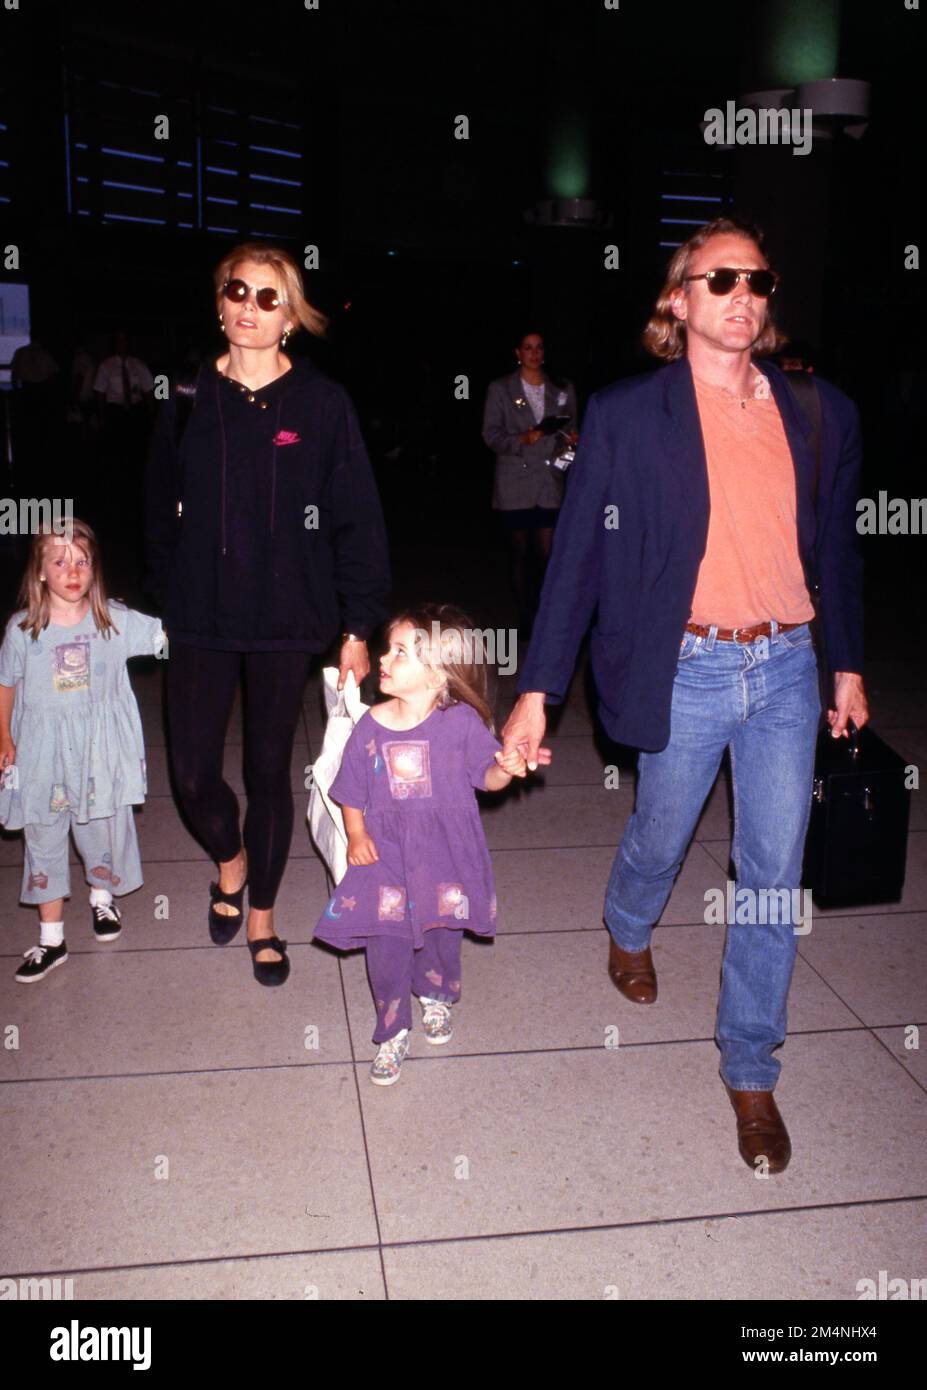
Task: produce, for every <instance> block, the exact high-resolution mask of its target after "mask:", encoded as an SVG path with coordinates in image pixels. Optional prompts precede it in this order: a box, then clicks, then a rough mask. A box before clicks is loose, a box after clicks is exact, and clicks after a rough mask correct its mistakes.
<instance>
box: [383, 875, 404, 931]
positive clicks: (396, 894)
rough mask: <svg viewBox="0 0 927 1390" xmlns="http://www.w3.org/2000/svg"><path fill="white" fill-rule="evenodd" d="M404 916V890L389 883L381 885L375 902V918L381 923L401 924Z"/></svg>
mask: <svg viewBox="0 0 927 1390" xmlns="http://www.w3.org/2000/svg"><path fill="white" fill-rule="evenodd" d="M405 915H406V890H405V889H404V888H397V887H394V885H393V884H391V883H381V884H380V890H379V898H378V901H377V917H378V918H379V920H380V921H381V922H401V921H402V920H403V918H404V917H405Z"/></svg>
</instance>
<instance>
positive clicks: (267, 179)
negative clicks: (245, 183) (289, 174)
mask: <svg viewBox="0 0 927 1390" xmlns="http://www.w3.org/2000/svg"><path fill="white" fill-rule="evenodd" d="M248 178H249V179H255V180H256V181H257V182H258V183H284V184H286V186H287V188H302V186H303V181H302V179H275V178H274V176H273V175H272V174H249V175H248Z"/></svg>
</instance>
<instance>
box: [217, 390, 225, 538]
mask: <svg viewBox="0 0 927 1390" xmlns="http://www.w3.org/2000/svg"><path fill="white" fill-rule="evenodd" d="M216 410H217V412H218V415H219V433H220V434H221V436H222V493H221V502H220V508H221V511H222V554H223V555H224V554H225V472H226V449H225V421H224V420H223V418H222V392H221V391H220V389H219V374H218V372H217V373H216Z"/></svg>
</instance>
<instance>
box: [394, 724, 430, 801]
mask: <svg viewBox="0 0 927 1390" xmlns="http://www.w3.org/2000/svg"><path fill="white" fill-rule="evenodd" d="M383 752H384V754H385V757H386V772H387V776H388V777H389V789H390V792H391V793H392V795H393V796H394V797H395V798H396V800H397V801H408V800H411V798H412V797H418V796H431V762H430V760H429V756H428V740H427V739H426V738H422V739H408V740H406V741H404V742H399V741H398V740H392V739H391V740H390V742H389V743H384V745H383Z"/></svg>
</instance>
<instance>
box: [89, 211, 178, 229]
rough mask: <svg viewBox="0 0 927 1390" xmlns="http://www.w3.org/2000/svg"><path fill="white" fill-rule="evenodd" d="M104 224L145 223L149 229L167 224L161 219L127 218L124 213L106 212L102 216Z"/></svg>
mask: <svg viewBox="0 0 927 1390" xmlns="http://www.w3.org/2000/svg"><path fill="white" fill-rule="evenodd" d="M103 221H104V222H147V223H148V225H149V226H151V227H166V226H167V222H166V220H165V219H164V218H163V217H129V215H128V213H124V212H107V213H104V216H103Z"/></svg>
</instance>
